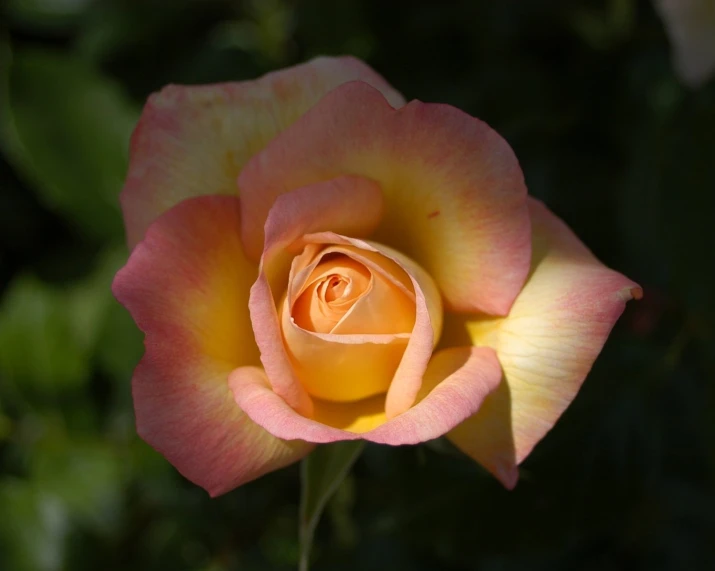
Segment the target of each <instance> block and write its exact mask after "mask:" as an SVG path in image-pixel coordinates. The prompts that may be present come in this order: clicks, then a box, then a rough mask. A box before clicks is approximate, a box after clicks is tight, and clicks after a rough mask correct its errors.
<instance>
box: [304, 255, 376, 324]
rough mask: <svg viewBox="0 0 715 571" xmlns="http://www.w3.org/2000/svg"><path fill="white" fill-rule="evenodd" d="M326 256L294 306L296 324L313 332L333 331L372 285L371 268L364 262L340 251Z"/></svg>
mask: <svg viewBox="0 0 715 571" xmlns="http://www.w3.org/2000/svg"><path fill="white" fill-rule="evenodd" d="M325 258H328V259H324V260H323V261H321V263H320V264H318V265H317V266H316V268H315V269H314V270H313V272H312V273H311V275H310V277H309V278H308V279H307V280H306V286H305V290H304V291H303V293H302V294H301V295H300V296H299V297H298V299H297V300H296V302H295V305H294V306H293V319H294V321H295V323H296V325H298V326H299V327H302V328H303V329H305V330H307V331H314V332H316V333H330V332H332V330H333V329H334V328H335V326H336V325H338V324H339V323H340V321H341V320H342V319H343V318H344V317H345V315H346V314H347V313H348V312H349V311H350V310H351V309H352V308H353V307H354V305H355V302H356V301H357V300H358V299H359V298H360V297H361V296H362V295H364V294H365V293H366V292H367V291H369V290H370V289H371V288H372V284H371V279H372V276H371V275H370V270H368V269H367V268H366V267H365V266H364V265H363V264H360V263H359V262H356V261H355V260H353V259H351V258H349V257H348V256H345V255H343V254H334V255H332V256H326V257H325ZM343 333H346V331H343Z"/></svg>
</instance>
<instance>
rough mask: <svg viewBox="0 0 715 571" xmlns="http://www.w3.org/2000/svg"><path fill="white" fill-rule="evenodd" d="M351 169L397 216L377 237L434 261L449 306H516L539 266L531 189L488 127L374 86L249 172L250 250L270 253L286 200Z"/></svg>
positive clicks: (333, 106)
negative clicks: (268, 230)
mask: <svg viewBox="0 0 715 571" xmlns="http://www.w3.org/2000/svg"><path fill="white" fill-rule="evenodd" d="M345 173H348V174H357V175H361V176H365V177H368V178H371V179H373V180H375V181H377V182H378V183H379V185H380V187H381V188H382V191H383V194H384V197H385V206H386V212H385V217H384V218H383V220H382V221H381V223H380V227H379V228H378V230H377V233H376V234H375V236H374V237H373V238H374V239H375V240H376V241H378V242H381V243H384V244H387V245H390V246H392V247H394V248H395V249H397V250H399V251H400V252H403V253H405V254H406V255H408V256H409V257H411V258H412V259H414V260H415V261H416V262H417V263H418V264H420V265H421V266H422V267H423V268H425V270H426V271H427V272H428V273H429V274H430V275H431V276H432V277H433V278H434V279H435V281H436V282H437V285H438V286H439V287H440V290H441V291H442V293H443V294H444V296H445V299H446V301H447V306H448V307H451V308H454V309H458V310H464V311H486V312H489V313H493V314H499V315H504V314H506V313H507V312H508V310H509V308H510V307H511V304H512V302H513V301H514V299H515V298H516V295H517V293H518V292H519V290H520V289H521V286H522V285H523V283H524V279H525V278H526V275H527V273H528V270H529V256H530V247H529V240H530V232H529V216H528V212H527V207H526V188H525V186H524V181H523V176H522V173H521V169H520V168H519V165H518V163H517V161H516V158H515V157H514V154H513V152H512V150H511V149H510V148H509V145H508V144H507V143H506V142H505V141H504V140H503V139H502V138H501V137H500V136H499V135H497V134H496V133H495V132H494V131H493V130H492V129H490V128H489V127H488V126H487V125H486V124H485V123H482V122H481V121H479V120H478V119H475V118H473V117H470V116H469V115H467V114H465V113H463V112H461V111H459V110H458V109H455V108H453V107H450V106H448V105H436V104H424V103H420V102H418V101H413V102H411V103H409V104H408V105H406V106H405V107H403V108H401V109H399V110H397V111H396V110H394V109H393V108H392V107H390V105H389V104H388V102H387V101H385V98H384V97H383V96H382V94H380V93H379V92H378V91H377V90H376V89H374V88H373V87H370V86H369V85H366V84H365V83H362V82H351V83H348V84H345V85H342V86H340V87H339V88H337V89H335V90H333V91H332V92H330V93H329V94H328V95H326V96H325V97H324V98H323V99H322V100H321V101H320V102H319V103H318V104H317V105H316V106H315V107H314V108H312V109H311V110H310V111H309V112H308V113H306V114H305V115H303V116H302V117H301V118H300V119H299V120H298V121H296V123H295V124H294V125H293V126H292V127H290V128H289V129H287V130H286V131H284V132H283V133H281V135H279V136H278V137H277V138H276V139H274V140H273V141H272V142H271V143H270V144H269V145H268V146H267V147H266V148H265V149H264V150H263V151H262V152H261V153H259V154H257V155H256V156H255V157H254V158H253V159H252V160H251V161H250V162H249V163H248V164H247V165H246V167H245V168H244V170H243V171H242V173H241V175H240V177H239V185H240V186H241V189H242V205H243V210H242V216H243V218H242V220H243V223H244V225H243V238H244V244H245V245H246V249H247V252H248V253H249V255H251V256H255V257H256V258H257V257H258V256H259V255H260V251H261V246H262V243H263V239H262V225H263V222H262V221H263V220H265V219H266V216H267V214H268V211H269V209H270V207H271V205H272V203H273V201H274V200H275V198H276V197H277V196H279V195H281V194H283V193H285V192H288V191H290V190H291V189H293V188H295V187H296V186H302V185H307V184H311V183H315V182H317V181H320V180H326V179H329V178H332V177H335V176H337V175H339V174H345Z"/></svg>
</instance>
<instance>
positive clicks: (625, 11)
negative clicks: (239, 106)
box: [0, 0, 715, 571]
mask: <svg viewBox="0 0 715 571" xmlns="http://www.w3.org/2000/svg"><path fill="white" fill-rule="evenodd" d="M0 6H1V8H0V22H2V24H0V26H2V27H3V31H2V33H1V35H0V71H1V73H0V149H1V150H2V157H1V160H0V185H1V187H0V188H1V193H0V242H1V243H2V245H1V250H0V310H1V313H0V569H2V570H3V571H5V570H7V571H55V570H69V571H84V570H98V569H102V570H108V571H111V570H125V569H132V570H159V571H161V570H171V571H182V570H199V571H220V570H243V571H250V570H267V569H276V570H281V569H294V568H295V564H296V561H297V549H298V544H297V530H296V521H297V504H298V501H299V485H298V469H297V466H294V467H292V468H288V469H285V470H283V471H280V472H277V473H273V474H270V475H268V476H266V477H264V478H262V479H260V480H259V481H257V482H253V483H251V484H248V485H246V486H244V487H243V488H241V489H238V490H236V491H234V492H231V493H229V494H227V495H225V496H223V497H221V498H219V499H216V500H210V499H209V498H208V497H207V495H206V493H205V492H204V491H203V490H201V489H199V488H197V487H195V486H193V485H191V484H190V483H188V482H186V481H185V480H183V479H182V478H181V477H180V476H179V475H178V474H177V473H176V472H175V471H174V469H173V468H172V467H171V466H170V465H169V464H168V463H167V462H166V461H165V460H164V459H163V458H162V457H161V456H159V455H158V454H157V453H155V452H154V451H153V450H152V449H151V448H149V447H148V446H147V445H145V444H144V443H143V442H141V441H140V440H139V438H138V437H137V436H136V434H135V432H134V427H133V416H132V409H131V397H130V386H129V380H130V377H131V372H132V369H133V367H134V365H135V364H136V362H137V361H138V359H139V357H140V355H141V337H140V335H139V333H138V331H137V330H136V328H135V327H134V325H133V323H132V321H131V319H130V318H129V316H128V315H127V314H126V313H125V312H124V310H123V309H122V308H121V307H120V306H119V305H118V304H117V303H116V302H115V301H114V300H113V299H112V297H111V294H110V292H109V284H110V282H111V278H112V276H113V273H114V272H115V271H116V269H117V268H118V267H119V266H120V265H121V264H122V262H123V260H124V259H125V257H126V251H125V248H124V245H123V233H122V224H121V218H120V214H119V210H118V204H117V195H118V193H119V190H120V188H121V184H122V179H123V176H124V173H125V169H126V160H127V143H128V137H129V134H130V132H131V129H132V128H133V125H134V123H135V121H136V119H137V116H138V113H139V110H140V109H141V105H142V103H143V101H144V100H145V98H146V97H147V95H148V94H149V93H150V92H152V91H154V90H157V89H159V88H160V87H162V86H163V85H165V84H166V83H169V82H178V83H205V82H215V81H225V80H237V79H244V78H252V77H255V76H257V75H259V74H261V73H264V72H266V71H268V70H273V69H277V68H281V67H284V66H286V65H290V64H293V63H297V62H300V61H303V60H306V59H307V58H310V57H312V56H314V55H318V54H342V53H350V54H354V55H357V56H359V57H361V58H363V59H365V60H366V61H368V62H369V63H370V64H371V65H373V66H374V67H375V68H376V69H377V70H379V71H380V72H381V73H382V74H383V75H384V76H385V77H386V78H387V79H388V80H389V81H390V82H391V83H392V84H393V85H395V86H396V87H397V88H398V89H400V90H401V91H402V92H403V93H404V94H405V95H406V96H407V98H408V99H411V98H419V99H421V100H423V101H440V102H446V103H451V104H453V105H456V106H458V107H460V108H462V109H464V110H466V111H468V112H470V113H472V114H474V115H476V116H478V117H480V118H482V119H484V120H486V121H487V122H488V123H490V124H491V125H492V126H493V127H494V128H496V129H497V130H498V131H499V132H500V133H501V134H502V135H503V136H504V137H506V139H508V141H509V142H510V143H511V145H512V146H513V147H514V149H515V150H516V153H517V156H518V157H519V158H520V161H521V164H522V167H523V169H524V172H525V175H526V180H527V183H528V186H529V189H530V192H531V193H532V194H533V195H535V196H537V197H539V198H542V199H544V200H545V201H546V202H547V204H548V205H549V206H550V207H551V208H552V209H553V210H554V211H555V212H556V213H557V214H559V215H560V216H561V217H562V218H564V219H565V220H566V221H567V222H568V224H569V225H571V226H572V227H573V228H574V229H575V231H576V232H577V234H578V235H579V236H580V237H581V238H582V239H583V240H584V241H585V242H586V243H587V244H588V245H589V246H590V247H591V248H592V249H593V250H594V252H595V253H596V255H597V256H598V257H600V258H601V259H602V260H603V261H604V262H605V263H607V264H608V265H609V266H612V267H614V268H617V269H618V270H620V271H622V272H623V273H625V274H626V275H628V276H629V277H631V278H633V279H635V280H636V281H638V282H639V283H640V284H641V285H642V286H643V287H644V290H645V298H644V299H643V300H642V301H640V302H638V303H631V304H630V305H629V307H628V309H627V310H626V313H625V315H624V316H623V318H622V319H621V320H620V322H619V323H618V325H617V326H616V329H615V330H614V333H613V335H612V336H611V338H610V340H609V342H608V344H607V345H606V347H605V349H604V351H603V353H602V355H601V356H600V358H599V359H598V361H597V363H596V365H595V367H594V369H593V371H592V373H591V375H590V376H589V379H588V380H587V382H586V384H585V385H584V388H583V390H582V391H581V393H580V394H579V396H578V398H577V399H576V401H575V402H574V404H573V406H572V407H571V408H570V409H569V410H568V412H567V413H566V414H565V415H564V417H563V419H562V421H561V422H560V423H559V424H558V425H557V426H556V427H555V429H554V430H553V431H552V432H551V433H550V434H549V436H548V437H547V438H546V439H545V440H544V441H543V442H542V443H541V444H540V445H539V446H538V447H537V449H536V450H535V451H534V453H533V454H532V455H531V456H530V457H529V458H528V459H527V461H526V462H525V463H524V464H523V466H522V470H521V482H520V483H519V485H518V486H517V488H516V490H515V491H513V492H507V491H505V490H504V489H502V488H501V486H500V485H499V484H498V483H497V482H496V481H495V480H494V479H493V478H491V477H490V476H489V475H487V474H486V473H485V472H484V471H483V470H482V469H481V468H479V467H478V466H477V465H476V464H474V463H473V462H471V461H470V460H467V459H466V458H464V457H462V456H461V455H460V454H459V453H457V452H455V451H454V450H452V449H451V448H449V446H447V445H446V444H445V443H443V442H441V441H436V442H433V443H430V444H427V445H423V446H418V447H406V448H399V449H389V448H383V447H379V446H370V447H368V448H367V450H366V452H365V454H364V455H363V457H362V458H361V459H360V460H359V461H358V463H357V465H356V467H355V470H354V473H353V475H352V476H351V477H350V478H349V479H348V480H347V481H346V482H345V484H343V486H342V487H341V488H340V490H339V492H338V494H337V496H336V497H335V499H334V500H333V501H332V502H331V504H330V506H329V508H328V510H327V512H326V515H325V517H324V519H323V522H322V523H321V525H320V527H319V529H318V536H317V543H316V547H315V556H316V563H315V565H314V569H315V570H317V571H320V570H345V571H350V570H382V569H385V570H402V569H404V570H410V571H421V570H454V571H457V570H477V569H478V570H484V571H517V570H524V571H536V570H545V571H546V570H548V571H559V570H586V571H589V570H593V571H602V570H603V571H605V570H633V569H646V570H649V571H652V570H655V571H657V570H685V571H699V570H706V569H715V486H714V484H715V421H714V420H713V417H714V414H713V407H714V406H715V384H714V383H715V352H714V340H715V304H714V303H713V297H714V296H715V254H714V252H715V238H714V233H713V229H714V227H715V220H714V218H715V83H714V82H713V81H710V82H709V83H708V84H706V85H704V86H702V87H701V88H699V89H690V88H688V87H686V86H684V85H683V84H681V83H680V82H679V80H678V79H677V77H676V75H675V73H674V71H673V68H672V66H671V62H670V47H669V44H668V41H667V38H666V35H665V32H664V29H663V24H662V23H661V21H660V20H659V18H658V16H657V14H656V13H655V12H654V10H653V7H652V6H651V4H650V3H649V2H646V1H637V0H609V1H605V2H596V1H587V0H563V1H550V2H549V1H535V0H534V1H531V0H504V1H487V0H484V1H461V2H460V1H451V2H450V1H437V0H433V1H430V0H412V1H403V0H394V1H387V0H371V1H366V0H340V1H338V0H304V1H301V2H295V3H293V2H289V1H288V0H253V1H246V2H238V1H233V2H231V1H228V0H193V1H192V0H173V1H171V2H169V1H159V0H150V1H147V0H133V1H130V0H106V1H102V0H99V1H94V2H93V1H90V0H54V1H53V0H5V1H4V2H2V3H1V4H0ZM714 33H715V32H714Z"/></svg>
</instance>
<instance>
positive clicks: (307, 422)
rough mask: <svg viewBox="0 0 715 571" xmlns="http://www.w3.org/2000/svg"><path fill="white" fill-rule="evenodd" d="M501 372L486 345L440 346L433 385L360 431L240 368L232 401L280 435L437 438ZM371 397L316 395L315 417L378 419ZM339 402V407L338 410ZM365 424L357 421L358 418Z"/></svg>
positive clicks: (232, 380) (319, 439) (391, 440)
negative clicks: (339, 400) (290, 401)
mask: <svg viewBox="0 0 715 571" xmlns="http://www.w3.org/2000/svg"><path fill="white" fill-rule="evenodd" d="M500 377H501V370H500V368H499V362H498V361H497V359H496V356H495V355H494V352H493V351H492V350H491V349H489V348H486V347H480V348H476V347H469V348H457V349H448V350H445V351H441V352H439V353H437V354H435V356H434V357H433V359H432V361H431V362H430V367H429V368H428V370H427V373H426V374H425V385H426V386H430V387H434V388H433V389H432V390H431V392H429V394H427V395H426V396H425V398H424V399H423V400H421V401H420V402H419V403H418V404H416V405H415V406H414V407H412V408H411V409H410V410H408V411H407V412H404V413H402V414H400V415H399V416H397V417H395V418H393V419H392V420H388V421H387V422H385V423H384V424H381V425H379V426H378V427H377V428H374V429H373V430H368V431H367V432H363V433H362V434H359V433H356V432H348V431H346V430H341V429H340V428H335V427H334V426H328V425H326V424H323V423H321V422H318V421H316V420H312V419H310V418H305V417H303V416H301V415H300V414H298V413H297V412H295V411H294V410H293V409H292V408H291V407H289V406H288V405H287V404H286V402H285V401H284V400H283V399H281V398H280V397H279V396H278V395H277V394H276V393H274V392H273V391H271V389H270V385H269V384H268V381H267V380H265V379H264V380H263V381H261V379H260V378H259V377H258V376H256V375H251V376H249V375H245V374H242V373H241V370H240V369H239V370H238V371H236V372H234V373H232V374H231V376H230V377H229V385H230V386H231V389H232V390H233V394H234V397H235V399H236V403H238V405H239V406H240V407H241V409H242V410H244V411H245V412H246V414H248V416H249V417H250V418H251V419H252V420H253V421H254V422H256V423H257V424H259V425H261V426H263V427H264V428H265V429H266V430H268V431H269V432H270V433H271V434H273V435H274V436H276V437H277V438H280V439H286V440H291V439H294V438H300V439H303V440H306V441H308V442H315V443H325V442H335V441H338V440H356V439H358V438H364V439H365V440H370V441H372V442H378V443H381V444H391V445H400V444H417V443H419V442H424V441H426V440H431V439H433V438H438V437H439V436H441V435H443V434H444V433H445V432H447V431H448V430H450V429H451V428H453V427H454V426H456V425H457V424H459V423H460V422H462V421H463V420H464V419H465V418H467V417H469V416H470V415H471V414H473V413H474V412H475V411H476V410H478V409H479V406H480V405H481V403H482V401H483V400H484V398H485V396H486V395H487V394H489V392H490V391H492V390H493V389H494V388H495V387H496V386H497V385H498V384H499V379H500ZM374 403H375V401H374V400H369V401H363V402H362V403H360V405H359V406H356V403H349V404H342V405H339V404H335V403H332V404H328V408H327V409H323V406H324V403H323V402H321V401H317V400H316V401H315V403H314V404H315V408H316V415H315V416H316V418H320V419H322V420H327V419H332V421H333V422H335V423H336V425H337V426H341V425H342V426H356V427H358V428H359V429H363V428H365V427H366V425H369V424H370V423H371V422H372V423H377V422H380V421H381V417H380V416H379V412H377V411H375V410H374ZM340 407H343V408H342V410H341V408H340ZM358 421H361V422H362V423H363V424H362V425H361V426H357V422H358Z"/></svg>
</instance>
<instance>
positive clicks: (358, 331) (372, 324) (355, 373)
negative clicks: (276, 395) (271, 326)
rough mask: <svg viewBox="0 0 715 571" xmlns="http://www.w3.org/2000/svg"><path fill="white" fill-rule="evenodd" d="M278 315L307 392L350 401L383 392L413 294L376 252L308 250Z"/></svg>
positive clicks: (410, 315)
mask: <svg viewBox="0 0 715 571" xmlns="http://www.w3.org/2000/svg"><path fill="white" fill-rule="evenodd" d="M280 313H281V328H282V332H283V338H284V340H285V345H286V350H287V352H288V354H289V356H290V358H291V361H292V363H293V366H294V371H295V373H296V375H297V377H298V379H299V380H300V382H301V384H302V385H303V387H304V388H305V389H306V391H307V392H308V393H309V394H311V395H312V396H314V397H317V398H320V399H324V400H327V401H338V402H348V401H351V402H352V401H357V400H360V399H364V398H368V397H371V396H375V395H379V394H385V393H386V392H387V390H388V388H389V386H390V383H391V381H392V379H393V377H394V375H395V372H396V370H397V368H398V366H399V364H400V362H401V360H402V357H403V355H404V352H405V348H406V347H407V344H408V342H409V339H410V336H411V331H412V329H413V328H414V325H415V316H416V309H415V293H414V288H413V286H412V285H411V283H410V279H409V276H408V275H407V274H406V272H405V270H403V269H402V268H401V267H400V266H399V265H398V264H397V263H395V262H394V261H393V260H390V259H389V258H387V257H385V256H383V255H381V254H379V253H377V252H370V251H367V250H362V249H360V248H358V247H355V246H352V245H335V244H333V245H330V244H306V245H305V248H304V250H303V252H302V253H301V254H300V255H298V256H296V258H295V259H294V261H293V263H292V267H291V271H290V275H289V284H288V288H287V292H286V295H285V297H284V298H283V301H282V303H281V307H280Z"/></svg>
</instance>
